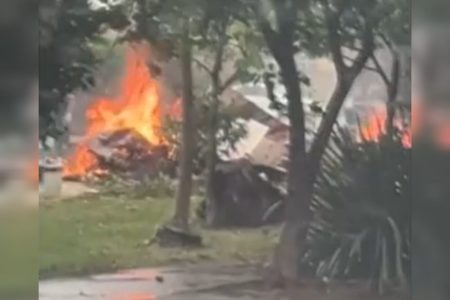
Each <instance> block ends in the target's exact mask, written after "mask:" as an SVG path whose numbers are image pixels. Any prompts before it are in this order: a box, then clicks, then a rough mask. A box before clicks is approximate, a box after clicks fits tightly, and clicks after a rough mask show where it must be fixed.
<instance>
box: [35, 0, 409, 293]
mask: <svg viewBox="0 0 450 300" xmlns="http://www.w3.org/2000/svg"><path fill="white" fill-rule="evenodd" d="M46 5H48V7H50V8H51V9H50V10H49V11H46V10H45V9H44V8H45V7H46V6H45V5H44V6H43V10H42V11H41V18H42V19H43V22H42V24H41V25H40V30H41V36H42V38H41V40H40V59H41V63H42V64H45V65H47V66H49V67H48V68H45V69H44V70H42V74H41V83H40V87H41V100H42V101H41V110H40V117H41V122H40V125H41V129H42V130H41V131H40V132H41V139H44V138H45V137H47V136H49V135H50V136H54V135H57V134H59V132H60V129H61V128H60V127H61V126H60V125H61V124H59V123H58V122H57V117H56V116H57V115H58V111H59V109H60V107H61V106H63V104H64V100H65V99H66V96H67V95H68V94H69V93H71V92H72V91H74V90H75V89H77V88H86V87H87V86H89V85H92V83H93V76H92V74H93V72H92V70H93V68H92V66H95V64H96V62H97V58H96V57H95V55H94V52H93V47H92V42H93V40H95V39H97V38H98V37H99V36H100V35H101V33H102V32H103V31H104V30H105V28H107V29H115V30H122V29H125V30H124V32H123V33H124V34H123V36H124V37H125V38H124V39H123V41H133V42H134V41H141V40H145V41H146V42H149V43H150V44H151V46H152V49H153V50H154V53H155V56H157V58H158V60H161V61H168V60H171V59H177V60H179V63H180V73H181V74H182V81H183V84H182V87H181V89H180V91H179V94H180V96H181V98H182V100H181V102H182V119H181V130H180V132H179V133H180V134H179V135H177V138H178V139H179V140H178V145H179V147H180V154H179V170H178V181H177V184H178V185H177V192H176V195H175V197H174V198H175V201H174V203H173V202H172V201H169V200H168V199H164V197H163V198H162V199H154V198H152V197H149V196H147V197H136V199H130V196H128V197H124V196H123V195H122V196H117V195H115V196H114V197H109V196H107V195H102V196H100V197H99V199H78V200H77V201H70V202H65V203H58V204H53V205H49V206H46V207H45V208H43V210H42V212H41V214H42V220H43V222H42V224H41V227H42V228H41V229H42V232H43V242H42V247H44V248H43V251H42V252H43V253H44V256H43V261H42V272H43V274H51V273H53V272H55V273H59V272H64V273H83V272H87V271H90V270H96V271H98V270H104V269H108V268H119V267H131V266H138V265H140V266H142V264H150V265H154V264H160V263H167V262H169V261H171V260H172V259H173V255H176V256H177V257H178V258H186V259H189V256H190V255H191V254H192V252H185V251H184V250H174V249H172V250H167V249H164V251H162V250H161V252H160V251H159V250H158V249H159V248H157V247H156V248H155V246H152V247H149V246H148V241H149V240H150V239H151V236H152V232H151V229H150V228H151V227H154V226H155V224H157V223H164V222H166V221H167V220H168V219H169V220H170V223H171V225H175V226H176V227H178V228H179V229H181V230H183V231H187V232H188V231H191V229H192V228H191V225H193V222H192V221H193V219H192V213H191V210H192V209H191V206H192V203H191V202H192V200H193V196H192V194H193V193H192V190H193V172H194V169H195V165H194V160H195V157H196V153H195V150H196V149H198V147H197V148H196V143H197V144H200V142H199V141H202V139H203V141H204V142H205V144H206V147H205V148H206V151H205V155H204V156H205V158H204V160H205V165H206V166H205V168H204V170H202V171H204V173H205V174H206V179H207V180H206V186H205V190H206V196H207V199H208V205H207V210H206V211H207V220H208V224H209V225H214V224H215V223H216V222H217V217H216V216H217V212H216V211H215V210H216V208H215V203H214V201H215V199H214V196H213V194H212V192H211V186H212V185H213V180H214V177H213V174H214V170H215V165H216V163H217V160H218V144H219V143H220V133H221V132H220V131H221V125H222V122H223V121H224V120H225V121H227V120H226V118H225V117H224V116H225V115H222V114H221V113H220V105H219V103H220V100H221V98H222V96H223V93H224V92H225V91H226V89H227V88H228V87H230V86H231V85H232V84H233V83H234V82H239V83H246V82H251V81H253V80H254V81H255V82H256V81H260V82H261V81H262V82H264V83H265V84H266V87H267V92H268V97H269V98H270V100H272V102H273V103H272V104H273V105H274V106H279V104H280V103H281V101H280V99H278V98H279V97H283V98H285V100H286V101H285V102H286V107H279V108H280V109H285V112H286V116H287V117H288V119H289V123H290V138H289V163H288V178H287V191H288V199H287V201H286V204H285V211H286V213H285V224H284V226H283V229H282V231H281V233H280V235H279V241H278V244H277V246H276V248H275V251H274V255H273V262H272V267H273V268H272V274H273V279H274V281H276V282H277V283H278V282H279V283H284V284H288V285H290V284H292V283H298V281H299V280H300V279H301V277H302V275H306V274H305V273H307V269H308V268H306V267H305V266H304V264H300V263H299V262H300V261H301V259H302V258H305V256H306V259H307V260H308V263H309V264H312V266H313V267H314V268H315V271H317V275H318V276H327V277H335V276H338V275H342V274H344V275H348V273H347V271H349V270H350V269H351V271H352V272H353V269H354V268H356V269H357V268H358V267H357V266H355V264H358V263H359V262H358V263H355V260H354V258H355V259H356V256H354V255H356V253H358V252H361V253H362V254H361V255H364V257H363V262H362V264H364V262H367V261H370V262H377V264H376V266H374V267H373V268H369V272H370V274H363V275H365V276H369V277H375V278H376V282H377V283H378V286H379V287H380V288H381V287H382V286H384V284H385V283H386V281H390V280H391V279H395V280H397V281H400V282H401V283H402V284H403V283H404V281H405V280H406V279H405V276H404V274H405V273H406V271H405V270H404V264H405V261H406V259H405V258H404V256H403V255H404V254H405V253H404V252H405V251H404V249H405V248H404V246H405V245H404V244H405V243H406V242H405V240H406V239H405V237H406V236H407V235H408V232H407V231H405V230H406V228H405V225H404V224H405V222H406V221H407V219H406V218H405V216H404V215H403V214H402V213H401V212H400V211H401V210H402V209H405V207H407V206H406V205H407V203H406V202H405V199H406V198H407V196H408V194H407V193H406V190H407V184H408V183H409V181H408V180H407V179H406V178H404V175H405V174H407V172H409V170H408V165H407V163H406V162H405V160H407V157H408V155H409V154H408V153H409V150H408V149H405V147H403V145H402V144H401V141H400V140H399V139H397V138H396V134H397V132H396V130H395V128H394V126H391V125H393V122H391V121H390V120H392V119H394V117H395V114H394V110H393V109H394V107H395V105H393V102H394V101H396V100H397V98H398V87H399V79H400V73H401V72H400V69H401V68H400V67H401V66H400V60H399V50H398V45H399V44H400V43H401V42H402V38H404V36H405V33H406V35H407V34H408V30H409V27H408V26H407V25H405V24H406V23H409V20H408V18H407V17H406V16H405V13H406V12H407V11H408V10H407V9H406V8H405V7H407V6H408V4H407V1H404V0H389V1H373V0H363V1H362V0H358V1H342V0H320V1H292V0H280V1H275V0H227V1H219V0H208V1H207V0H193V1H181V0H165V1H162V0H129V1H123V2H121V4H119V5H117V6H106V7H105V8H101V9H96V10H94V9H93V8H92V7H90V5H89V3H88V1H81V2H77V3H76V4H75V2H74V3H72V2H70V3H69V2H67V1H65V2H64V1H63V2H59V1H48V3H46ZM45 13H47V15H46V14H45ZM49 13H50V14H49ZM46 16H47V17H46ZM128 25H129V26H128ZM393 28H395V29H398V30H393ZM380 47H387V48H388V49H389V50H390V53H391V54H392V66H391V68H390V70H386V69H383V67H382V66H381V64H380V63H379V62H378V60H377V57H376V56H375V52H376V50H377V49H379V48H380ZM299 54H302V55H309V56H327V57H329V58H330V59H331V61H332V62H333V64H334V67H335V71H336V79H337V80H336V84H335V86H334V87H333V92H332V94H331V96H330V99H328V102H327V103H324V104H323V107H322V104H320V105H319V107H317V109H316V110H317V112H318V113H319V114H318V118H319V119H318V122H319V126H318V128H317V129H316V130H315V131H314V132H312V134H311V132H309V131H308V129H307V128H306V121H305V119H306V107H305V103H304V99H303V94H304V90H305V89H306V87H307V86H308V85H309V84H310V82H309V78H308V74H306V73H305V70H302V68H301V65H300V64H297V57H298V55H299ZM266 60H267V61H269V60H273V61H274V62H275V64H269V65H270V67H269V66H265V64H266ZM225 62H232V63H231V71H229V70H228V69H227V68H226V66H225ZM370 62H371V63H372V64H374V67H373V66H369V63H370ZM149 67H150V68H152V67H155V66H154V65H153V62H151V63H149ZM265 67H268V69H269V70H267V73H266V74H261V73H263V72H262V70H263V69H264V68H265ZM195 68H198V69H201V70H202V71H203V72H204V73H206V77H207V78H208V79H207V80H206V81H207V82H208V83H207V89H206V91H205V90H203V91H201V92H199V91H198V90H197V89H196V87H197V84H198V83H199V81H201V78H200V77H199V76H197V75H198V74H197V73H196V72H194V69H195ZM368 68H370V69H372V70H375V71H376V72H377V73H379V74H380V76H381V78H382V80H383V82H384V84H385V85H386V91H387V101H388V102H389V105H388V118H387V120H388V122H387V123H386V124H387V125H388V126H389V127H388V130H387V131H388V134H387V135H386V137H383V138H382V139H381V140H380V141H379V142H373V141H365V142H364V143H357V142H355V141H354V140H352V139H349V138H348V137H347V135H346V134H345V133H342V132H337V133H336V134H333V132H334V130H335V128H336V126H335V125H336V120H337V118H338V116H339V113H340V110H341V108H342V107H343V105H344V103H345V101H346V99H347V98H348V97H347V96H348V94H349V92H350V90H351V89H352V87H353V86H354V83H355V81H356V79H357V78H358V76H359V75H360V74H361V72H362V71H363V70H365V69H368ZM388 74H389V75H388ZM279 85H281V87H282V89H283V92H284V93H285V95H278V94H277V93H276V92H275V88H277V87H278V86H279ZM202 108H206V109H204V110H202ZM202 112H205V115H206V124H207V126H206V127H207V130H206V132H203V131H202V130H200V132H201V133H205V135H204V136H203V137H199V134H198V131H197V129H199V128H198V125H199V122H198V120H200V119H202V116H200V114H202ZM229 121H230V122H226V124H225V125H224V128H233V125H230V124H236V123H234V121H235V120H232V118H230V120H229ZM239 137H240V136H238V138H239ZM227 138H228V137H227ZM233 138H234V137H233ZM231 140H232V141H233V139H231ZM197 155H198V153H197ZM399 166H401V169H399ZM330 178H332V179H333V180H330ZM334 178H336V179H334ZM399 182H400V183H401V184H402V185H401V187H399V186H398V184H399ZM357 187H358V188H357ZM361 187H364V188H365V189H361ZM398 189H401V192H398ZM378 193H383V194H378ZM399 193H400V194H399ZM369 196H370V197H369ZM397 198H398V199H397ZM397 200H398V201H397ZM380 211H381V212H380ZM386 211H387V212H386ZM202 234H203V235H204V236H205V238H206V240H207V243H210V244H209V246H210V247H211V248H209V250H208V248H207V249H206V250H204V252H202V251H203V250H201V251H200V252H197V253H201V254H200V255H201V256H204V255H206V256H212V257H216V256H217V257H222V258H223V257H231V256H233V254H231V252H232V251H231V252H229V251H228V249H235V248H237V247H238V248H240V249H245V250H243V251H244V252H245V253H247V251H248V254H249V255H250V254H251V252H254V253H256V254H259V253H261V252H264V251H265V250H266V247H267V246H268V243H264V246H262V245H263V243H262V242H261V241H260V240H259V239H260V238H261V240H263V239H264V234H263V233H261V232H260V233H255V232H251V233H249V235H247V234H244V235H242V239H241V238H231V237H229V238H227V235H228V234H231V235H232V233H212V232H208V231H202ZM222 234H223V235H222ZM219 237H220V239H221V240H219ZM55 240H57V241H59V242H58V243H55V242H54V241H55ZM208 241H209V242H208ZM250 241H252V242H255V245H254V246H251V245H250V243H249V242H250ZM235 243H236V244H235ZM237 243H239V245H237ZM269 244H270V243H269ZM75 245H76V247H74V246H75ZM252 247H256V248H257V249H255V248H252ZM324 248H325V250H323V249H324ZM367 248H370V251H369V252H365V251H366V249H367ZM250 250H252V251H250ZM262 250H264V251H262ZM233 251H234V250H233ZM371 251H374V252H371ZM68 253H70V255H69V254H68ZM219 254H220V255H219ZM184 255H186V256H184ZM245 256H247V254H245V255H244V257H245ZM349 272H350V271H349Z"/></svg>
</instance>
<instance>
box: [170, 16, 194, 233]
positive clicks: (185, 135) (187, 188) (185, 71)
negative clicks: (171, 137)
mask: <svg viewBox="0 0 450 300" xmlns="http://www.w3.org/2000/svg"><path fill="white" fill-rule="evenodd" d="M181 47H182V49H181V68H182V77H183V99H182V108H183V123H182V134H181V155H180V166H179V181H178V188H177V193H176V207H175V215H174V218H173V223H174V225H175V226H177V227H179V228H180V229H183V230H186V231H188V230H189V215H190V201H191V192H192V171H193V145H194V135H195V128H194V127H195V126H194V122H193V121H194V120H193V111H194V107H193V106H194V103H193V102H194V95H193V91H192V66H191V63H192V54H191V45H190V41H189V23H188V22H186V24H185V32H184V39H183V41H182V46H181Z"/></svg>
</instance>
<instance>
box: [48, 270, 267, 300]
mask: <svg viewBox="0 0 450 300" xmlns="http://www.w3.org/2000/svg"><path fill="white" fill-rule="evenodd" d="M258 280H259V278H258V276H257V272H256V270H254V269H253V268H250V267H217V266H214V267H195V268H178V269H138V270H129V271H123V272H118V273H115V274H106V275H98V276H90V277H86V278H78V279H77V278H74V279H56V280H44V281H41V282H40V283H39V299H40V300H65V299H68V300H90V299H92V300H94V299H95V300H97V299H98V300H154V299H158V300H228V299H238V300H253V299H262V295H261V293H262V292H260V291H257V290H256V291H255V289H254V288H251V286H252V283H254V282H256V281H258Z"/></svg>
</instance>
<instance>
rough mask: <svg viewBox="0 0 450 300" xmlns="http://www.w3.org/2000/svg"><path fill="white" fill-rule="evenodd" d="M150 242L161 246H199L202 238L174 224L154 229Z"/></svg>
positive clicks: (201, 243)
mask: <svg viewBox="0 0 450 300" xmlns="http://www.w3.org/2000/svg"><path fill="white" fill-rule="evenodd" d="M152 243H157V244H158V245H159V246H161V247H201V246H202V245H203V242H202V238H201V237H200V236H199V235H196V234H194V233H192V232H186V231H184V230H182V229H179V228H176V227H174V226H169V225H165V226H162V227H159V228H158V229H157V230H156V234H155V237H154V238H153V240H152Z"/></svg>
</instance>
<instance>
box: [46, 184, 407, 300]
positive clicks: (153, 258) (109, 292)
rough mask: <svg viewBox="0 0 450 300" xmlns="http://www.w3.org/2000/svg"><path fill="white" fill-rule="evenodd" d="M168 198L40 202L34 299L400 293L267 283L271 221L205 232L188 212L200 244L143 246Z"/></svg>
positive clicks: (260, 299)
mask: <svg viewBox="0 0 450 300" xmlns="http://www.w3.org/2000/svg"><path fill="white" fill-rule="evenodd" d="M149 194H150V195H153V196H148V195H149ZM146 195H147V196H146ZM173 202H174V201H173V198H172V196H170V195H168V194H167V193H166V192H163V193H158V192H157V193H155V191H152V192H151V193H147V192H144V193H142V191H137V190H133V191H131V190H128V191H120V192H116V193H111V192H107V193H105V192H102V191H100V193H97V194H92V195H84V196H78V197H75V198H70V199H66V200H64V201H50V202H48V201H46V202H43V203H42V204H41V208H40V210H39V214H40V281H39V299H42V300H62V299H73V300H77V299H79V300H89V299H104V300H155V299H158V300H160V299H164V300H229V299H237V300H360V299H368V300H403V299H408V297H406V296H404V295H399V294H395V295H389V296H385V297H380V296H374V295H373V293H370V292H369V290H368V289H367V284H358V285H352V286H350V285H344V284H334V285H333V284H332V285H330V286H328V287H324V286H323V285H321V284H316V283H310V284H307V285H304V286H300V287H298V288H296V289H295V290H291V291H289V292H288V293H287V292H286V291H280V290H274V289H271V288H268V287H267V286H266V285H265V284H264V282H263V281H262V276H261V274H262V269H261V266H262V264H263V263H264V262H266V261H267V259H268V258H270V255H271V253H272V251H273V247H274V244H275V242H276V239H277V235H278V231H279V230H278V228H276V227H267V228H258V229H247V230H233V229H227V230H220V231H209V230H204V229H200V228H201V227H200V226H199V225H198V224H197V225H196V221H195V218H194V226H193V228H194V230H195V229H197V230H198V232H199V233H200V234H201V236H202V237H203V238H204V240H205V247H203V248H200V249H167V248H164V249H163V248H160V247H158V246H157V245H151V244H150V240H151V238H152V236H153V234H154V232H155V228H156V227H157V226H158V225H159V224H163V223H165V222H166V221H167V220H169V219H170V217H171V213H172V211H173V206H172V205H173ZM194 203H198V200H196V199H194ZM194 208H195V206H194ZM193 215H194V214H193ZM95 274H97V275H95ZM98 274H103V275H98Z"/></svg>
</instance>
